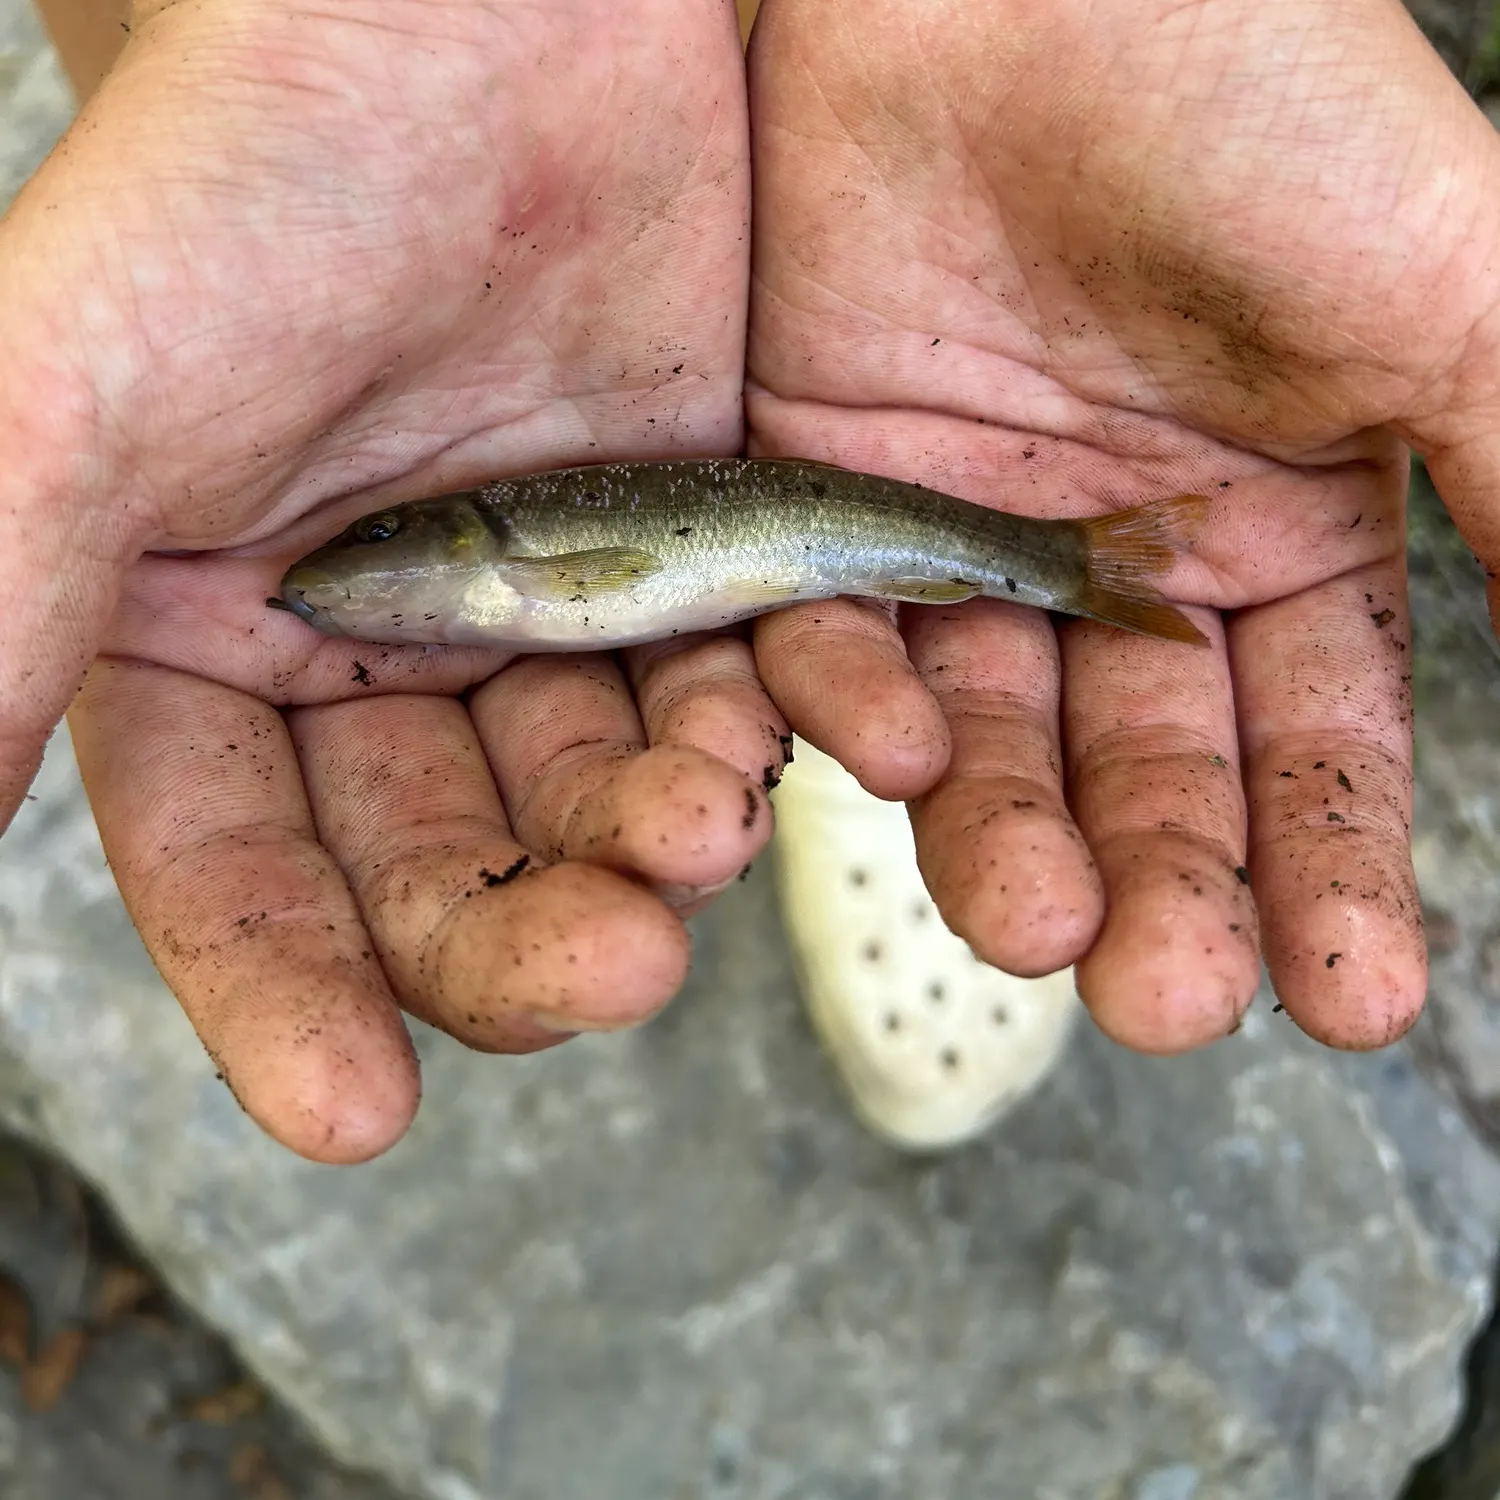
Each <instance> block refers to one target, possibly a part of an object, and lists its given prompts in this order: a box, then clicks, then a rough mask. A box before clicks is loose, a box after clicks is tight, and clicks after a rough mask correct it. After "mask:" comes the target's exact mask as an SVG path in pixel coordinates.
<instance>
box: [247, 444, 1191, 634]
mask: <svg viewBox="0 0 1500 1500" xmlns="http://www.w3.org/2000/svg"><path fill="white" fill-rule="evenodd" d="M1206 506H1207V501H1206V500H1204V499H1203V497H1201V496H1196V495H1182V496H1175V497H1173V498H1171V499H1169V500H1165V501H1161V502H1158V503H1156V504H1153V505H1147V506H1142V507H1139V508H1138V509H1135V510H1129V511H1121V512H1117V513H1114V514H1112V515H1108V516H1100V517H1095V518H1092V519H1089V520H1083V521H1041V520H1035V519H1032V518H1029V517H1024V516H1016V515H1011V514H1008V513H1007V512H1004V511H999V510H991V509H988V508H987V507H985V506H980V505H974V504H972V503H970V502H968V501H964V500H959V499H957V498H955V497H953V496H950V495H945V494H942V493H940V492H937V491H934V490H928V489H924V488H923V487H921V486H920V485H914V484H906V483H903V482H901V481H899V480H892V479H886V478H882V477H880V476H878V475H870V474H857V473H854V472H852V471H850V470H847V469H839V468H835V467H832V466H830V465H826V464H816V463H810V462H806V461H804V460H800V459H723V460H712V459H710V460H694V461H682V462H669V463H639V464H599V465H592V466H589V467H587V468H578V469H560V470H554V471H552V472H550V473H545V474H536V475H530V476H527V477H524V478H519V479H508V480H502V481H499V482H497V483H495V484H489V485H485V486H483V487H481V488H479V489H476V490H469V491H464V492H462V493H459V494H452V495H445V496H440V497H438V498H436V499H431V500H419V501H412V502H410V503H408V504H405V505H397V506H393V507H391V508H390V509H389V510H383V511H377V512H374V513H372V514H370V515H367V516H364V517H361V519H360V520H358V521H356V522H355V523H354V524H353V525H352V526H350V527H349V528H348V529H347V530H345V531H344V532H342V533H341V534H340V535H339V536H336V537H334V538H333V540H332V541H330V542H328V543H327V544H326V545H324V546H322V547H320V548H318V549H317V550H316V551H315V552H312V553H310V554H309V555H308V556H307V557H305V558H303V559H302V560H301V561H300V562H298V563H296V564H295V565H294V566H293V567H292V568H290V569H289V570H288V571H287V573H286V575H285V577H284V578H283V579H282V587H281V598H280V600H278V601H272V602H275V603H277V604H278V605H279V606H280V607H283V608H287V609H290V610H292V611H293V612H294V613H296V614H297V615H299V616H300V617H301V618H302V619H304V620H306V621H307V622H308V623H309V624H310V625H312V626H314V627H315V628H316V629H318V630H321V631H323V632H324V633H326V634H329V635H342V636H350V637H353V638H355V639H359V640H366V641H376V642H383V643H386V644H393V645H398V644H408V643H430V644H431V643H435V644H451V645H482V646H492V647H508V648H511V649H514V650H518V651H526V652H535V651H587V650H602V649H612V648H614V647H619V646H628V645H635V644H640V643H643V642H647V641H653V640H662V639H666V638H668V637H671V636H674V635H679V634H683V633H686V632H689V631H696V630H708V629H714V628H717V627H721V626H725V625H730V624H734V623H736V622H737V621H740V620H746V619H750V618H752V617H753V616H755V615H758V614H762V613H764V612H766V611H767V610H771V609H776V608H779V607H781V606H784V605H787V604H791V603H794V602H797V601H799V600H811V599H827V598H832V597H834V596H835V595H839V594H847V595H854V596H859V597H865V598H875V599H890V600H897V601H900V602H903V603H910V604H952V603H956V602H959V601H961V600H964V599H971V598H974V597H976V596H981V595H982V596H986V597H989V598H995V599H1004V600H1008V601H1011V602H1013V603H1016V604H1025V605H1032V606H1036V607H1039V608H1044V609H1053V610H1060V611H1063V612H1066V613H1070V614H1075V615H1080V616H1085V617H1088V618H1091V619H1097V620H1102V621H1104V622H1106V623H1109V624H1114V625H1118V626H1121V627H1122V628H1124V629H1127V630H1135V631H1139V632H1142V633H1144V634H1148V635H1155V636H1160V637H1163V638H1166V639H1170V640H1178V641H1189V642H1198V643H1201V642H1202V641H1203V636H1202V635H1201V634H1200V633H1199V631H1198V630H1197V629H1196V627H1195V626H1193V624H1192V623H1191V622H1190V621H1189V620H1188V619H1187V618H1186V617H1185V616H1184V615H1182V614H1181V613H1180V612H1179V611H1178V610H1176V609H1174V608H1173V607H1172V606H1171V605H1169V604H1167V603H1165V602H1164V601H1163V600H1162V598H1161V596H1160V594H1159V593H1158V592H1157V591H1156V589H1155V587H1154V586H1153V585H1152V583H1151V580H1152V578H1153V577H1155V576H1156V575H1158V574H1160V573H1162V572H1164V571H1165V570H1166V569H1167V568H1168V567H1170V566H1171V564H1172V562H1173V561H1174V559H1175V557H1176V556H1177V554H1178V552H1179V550H1180V549H1181V548H1182V547H1184V546H1185V545H1186V544H1187V543H1188V541H1189V540H1190V539H1191V536H1192V534H1193V532H1194V531H1195V530H1196V528H1197V526H1198V524H1199V523H1200V521H1201V519H1202V515H1203V512H1204V510H1205V508H1206Z"/></svg>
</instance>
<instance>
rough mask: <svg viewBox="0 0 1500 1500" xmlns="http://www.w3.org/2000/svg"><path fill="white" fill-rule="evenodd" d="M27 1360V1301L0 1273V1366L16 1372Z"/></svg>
mask: <svg viewBox="0 0 1500 1500" xmlns="http://www.w3.org/2000/svg"><path fill="white" fill-rule="evenodd" d="M30 1358H31V1299H30V1298H29V1297H28V1296H27V1295H26V1293H25V1291H24V1290H23V1288H22V1286H21V1283H20V1282H18V1281H16V1280H15V1279H14V1278H13V1277H10V1276H7V1275H5V1274H4V1273H3V1272H0V1364H7V1365H11V1366H13V1367H14V1368H15V1369H17V1370H19V1369H20V1368H21V1367H22V1366H23V1365H24V1364H25V1363H26V1361H27V1360H28V1359H30Z"/></svg>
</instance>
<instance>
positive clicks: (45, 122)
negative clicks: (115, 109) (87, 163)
mask: <svg viewBox="0 0 1500 1500" xmlns="http://www.w3.org/2000/svg"><path fill="white" fill-rule="evenodd" d="M72 114H73V91H72V87H71V86H70V84H69V83H68V80H67V76H66V74H64V72H63V70H62V65H61V64H60V63H59V62H58V60H57V54H56V53H55V52H54V51H53V50H52V48H51V46H50V45H49V44H48V42H47V39H46V34H45V33H44V32H43V30H42V24H41V22H40V21H39V20H38V19H37V14H36V11H35V10H33V9H32V7H31V5H30V4H29V3H28V0H19V3H17V0H0V209H3V208H4V207H5V205H6V204H8V203H9V202H10V200H11V199H12V198H13V197H14V196H15V194H16V192H17V190H18V189H19V188H20V186H21V184H22V183H23V182H25V181H26V179H27V178H28V177H29V176H30V175H31V174H32V173H33V172H34V171H35V170H36V169H37V167H38V165H39V164H40V163H41V161H42V158H43V157H44V156H46V154H47V153H48V152H49V151H50V150H51V149H52V145H53V142H54V141H56V139H57V137H58V136H59V135H60V134H61V133H62V130H63V128H64V127H65V126H66V125H67V123H68V121H69V119H71V118H72Z"/></svg>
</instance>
